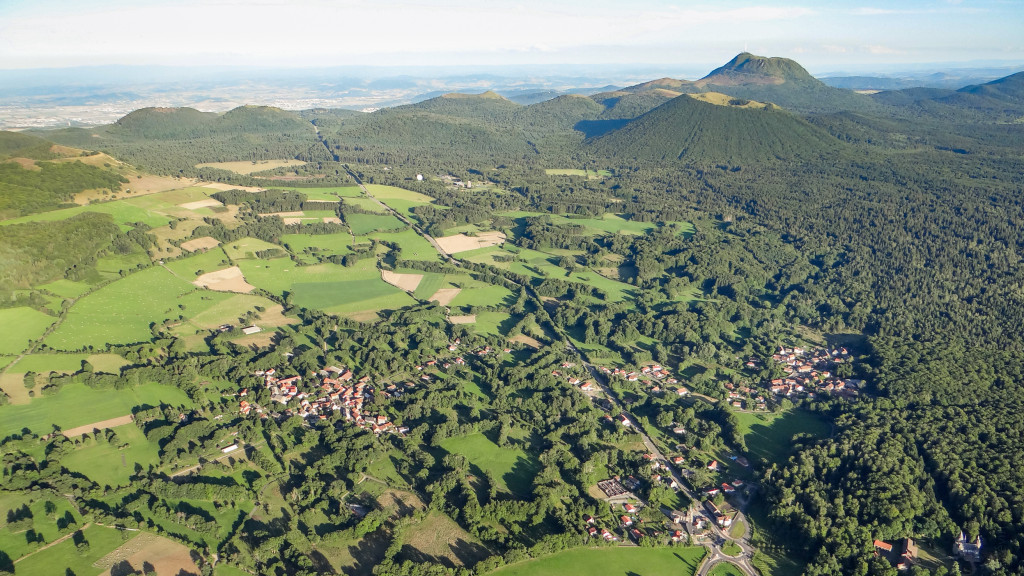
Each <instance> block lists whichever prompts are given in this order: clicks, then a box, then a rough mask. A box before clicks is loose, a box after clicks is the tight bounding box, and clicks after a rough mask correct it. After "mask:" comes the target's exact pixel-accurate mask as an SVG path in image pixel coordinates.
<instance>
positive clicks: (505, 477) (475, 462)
mask: <svg viewBox="0 0 1024 576" xmlns="http://www.w3.org/2000/svg"><path fill="white" fill-rule="evenodd" d="M441 447H442V448H444V449H445V450H447V451H448V452H453V453H456V454H462V455H463V456H465V457H466V458H467V459H468V460H469V462H470V465H471V467H470V470H472V468H473V467H476V468H477V469H478V470H479V472H478V474H479V473H481V472H490V473H491V474H493V475H494V478H495V479H497V481H498V482H499V483H500V484H501V486H500V488H502V489H504V490H508V491H510V492H513V493H515V494H520V495H522V494H528V493H529V492H530V489H531V482H532V480H533V476H534V474H536V472H537V471H538V469H539V466H540V464H539V463H538V462H537V460H536V459H535V458H534V457H533V456H530V455H527V454H526V452H523V451H522V450H520V449H519V448H514V447H511V446H508V447H501V446H498V445H497V444H495V443H494V442H491V441H490V439H488V438H487V437H486V436H484V435H483V434H481V433H476V434H469V435H468V436H458V437H453V438H447V439H445V440H443V441H442V442H441Z"/></svg>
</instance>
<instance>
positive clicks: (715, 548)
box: [565, 339, 759, 576]
mask: <svg viewBox="0 0 1024 576" xmlns="http://www.w3.org/2000/svg"><path fill="white" fill-rule="evenodd" d="M565 344H566V347H567V348H568V350H569V351H571V352H574V353H575V354H576V355H577V356H579V358H580V360H581V362H582V363H583V366H585V367H586V369H587V370H588V371H589V372H590V375H591V376H593V377H594V380H595V381H596V382H597V384H598V385H599V386H600V387H601V389H602V390H603V391H604V394H605V397H607V398H608V401H609V402H610V403H611V405H612V407H613V408H614V409H616V410H618V411H619V412H621V413H622V414H625V415H626V417H628V418H629V421H630V422H631V423H632V425H633V428H635V429H636V431H637V432H639V433H640V438H642V439H643V442H644V446H646V447H647V451H648V452H650V453H651V454H653V455H654V458H655V460H657V462H659V463H661V464H662V465H664V467H665V468H667V469H668V470H669V472H670V473H671V474H672V478H673V479H674V480H675V481H676V484H678V485H679V489H680V491H681V492H682V493H683V494H685V495H686V497H687V498H689V499H690V500H691V501H692V502H694V503H699V502H700V501H701V500H700V498H699V497H698V496H697V494H695V493H694V492H693V491H691V490H690V489H689V488H687V484H686V483H684V482H683V477H682V475H680V474H679V471H678V470H676V468H675V467H674V466H672V464H671V463H670V462H669V460H668V459H667V458H665V455H664V454H662V453H661V450H660V449H658V446H657V445H656V444H655V443H654V441H653V440H651V437H650V436H648V435H647V432H646V431H644V429H643V427H642V426H641V425H640V422H639V421H638V420H637V419H636V417H635V416H633V415H632V414H630V413H629V412H628V411H627V410H626V408H625V407H624V406H623V405H622V404H621V403H620V402H619V400H618V398H617V397H616V396H615V394H614V392H613V391H612V389H611V386H610V385H609V384H608V380H607V378H606V377H605V374H604V373H602V372H601V371H600V370H598V368H597V367H596V366H594V365H593V364H591V363H590V362H588V361H587V360H586V358H584V356H583V353H582V352H580V351H579V350H578V349H577V348H576V347H575V346H573V344H572V342H570V341H569V340H568V339H566V341H565ZM736 520H737V521H746V519H745V517H744V516H743V512H737V514H736ZM708 526H710V528H711V532H712V534H713V537H712V540H711V543H710V544H709V545H708V555H707V556H706V557H705V558H704V561H703V562H701V565H700V568H699V569H698V571H697V574H696V576H707V574H708V573H709V572H710V571H711V569H712V568H713V567H714V566H715V565H716V564H720V563H722V562H729V563H732V564H734V565H736V566H737V567H738V568H739V569H740V570H742V571H743V573H744V574H746V575H747V576H758V575H759V572H758V571H757V570H756V569H755V568H754V567H753V565H751V564H750V557H751V556H752V555H753V553H754V547H753V546H751V545H750V542H749V539H750V523H749V522H746V524H745V526H746V530H745V531H744V534H743V536H741V537H740V538H732V537H731V536H729V533H728V532H727V531H723V530H721V529H720V528H719V527H718V526H717V525H716V524H715V522H714V519H713V518H708ZM726 542H734V543H736V545H738V546H739V547H740V549H742V550H743V551H742V552H741V553H740V555H739V556H735V557H733V556H727V555H725V554H724V553H722V546H723V545H724V544H725V543H726Z"/></svg>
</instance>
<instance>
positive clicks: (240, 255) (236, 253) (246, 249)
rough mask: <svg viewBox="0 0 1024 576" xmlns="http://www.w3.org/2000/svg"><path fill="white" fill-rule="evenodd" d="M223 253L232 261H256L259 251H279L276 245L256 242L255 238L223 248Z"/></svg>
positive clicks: (245, 239)
mask: <svg viewBox="0 0 1024 576" xmlns="http://www.w3.org/2000/svg"><path fill="white" fill-rule="evenodd" d="M223 248H224V253H225V254H227V255H228V256H229V257H230V258H231V259H232V260H246V259H250V260H252V259H256V253H257V252H259V251H261V250H280V249H281V247H280V246H278V245H277V244H271V243H270V242H264V241H263V240H257V239H256V238H242V239H241V240H235V241H234V242H230V243H228V244H225V245H224V246H223Z"/></svg>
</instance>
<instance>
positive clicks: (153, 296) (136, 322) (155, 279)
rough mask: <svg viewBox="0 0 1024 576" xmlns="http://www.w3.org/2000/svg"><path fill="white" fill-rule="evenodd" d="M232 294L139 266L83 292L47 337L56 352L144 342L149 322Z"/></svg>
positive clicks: (197, 308)
mask: <svg viewBox="0 0 1024 576" xmlns="http://www.w3.org/2000/svg"><path fill="white" fill-rule="evenodd" d="M232 296H233V294H227V293H223V292H213V291H210V290H202V289H199V288H197V287H195V286H193V285H192V284H191V283H189V282H186V281H185V280H182V279H181V278H178V277H176V276H175V275H173V274H172V273H171V272H170V271H168V270H166V269H164V268H163V267H159V266H154V267H152V268H147V269H145V270H141V271H139V272H136V273H134V274H131V275H130V276H127V277H125V278H124V279H122V280H118V281H116V282H112V283H110V284H108V285H106V286H104V287H103V288H101V289H99V290H97V291H96V292H93V293H91V294H89V295H87V296H84V297H83V298H81V299H80V300H78V302H76V303H75V305H74V306H73V307H72V308H71V310H70V311H69V312H68V315H67V318H66V320H65V321H64V322H63V323H62V324H61V325H60V326H58V327H57V328H56V329H55V330H54V331H53V332H52V333H51V334H50V335H49V336H48V337H47V338H46V343H47V344H48V345H49V346H50V347H52V348H55V349H57V350H78V349H80V348H83V347H86V346H90V345H97V344H103V343H114V344H128V343H132V342H145V341H149V340H150V339H151V338H152V337H153V334H152V331H151V330H150V324H151V323H153V322H156V323H158V324H160V323H162V322H164V321H165V320H168V319H175V318H177V317H178V316H185V317H186V318H188V317H190V316H193V315H195V314H198V313H200V312H202V311H204V310H206V309H209V308H210V307H212V306H214V305H215V304H217V303H219V302H223V301H224V300H228V299H230V298H231V297H232Z"/></svg>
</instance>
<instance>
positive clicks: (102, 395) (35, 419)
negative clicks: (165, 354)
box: [0, 384, 192, 438]
mask: <svg viewBox="0 0 1024 576" xmlns="http://www.w3.org/2000/svg"><path fill="white" fill-rule="evenodd" d="M161 402H164V403H166V404H170V405H172V406H177V405H186V406H191V405H192V401H191V400H189V398H188V396H186V395H185V393H184V392H182V391H181V390H180V389H178V388H175V387H173V386H167V385H164V384H141V385H139V386H136V387H135V388H129V389H126V390H96V389H93V388H89V387H88V386H86V385H85V384H68V385H66V386H64V387H63V388H62V389H61V390H60V392H58V393H57V394H56V395H53V396H37V397H36V398H34V399H33V400H32V402H31V403H29V404H24V405H19V406H0V438H3V437H5V436H8V435H10V434H13V433H15V432H18V431H20V430H21V429H22V428H28V429H30V430H32V431H33V432H37V433H39V434H48V433H50V432H52V431H53V430H52V425H53V424H56V425H57V426H59V427H60V428H61V429H68V428H74V427H76V426H84V425H86V424H92V423H93V422H99V421H101V420H108V419H110V418H117V417H119V416H124V415H126V414H131V412H132V408H133V407H135V406H141V405H144V404H145V405H149V406H158V405H159V404H160V403H161ZM83 406H88V407H89V409H88V410H83V409H82V407H83Z"/></svg>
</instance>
